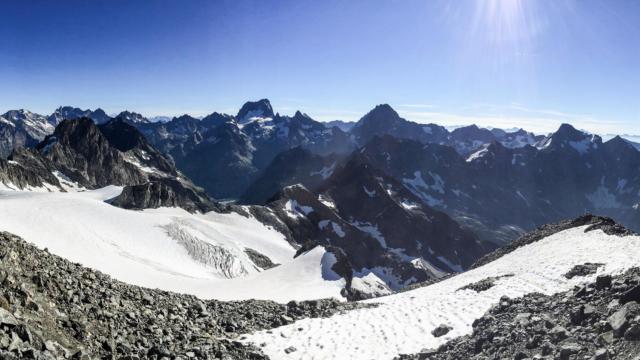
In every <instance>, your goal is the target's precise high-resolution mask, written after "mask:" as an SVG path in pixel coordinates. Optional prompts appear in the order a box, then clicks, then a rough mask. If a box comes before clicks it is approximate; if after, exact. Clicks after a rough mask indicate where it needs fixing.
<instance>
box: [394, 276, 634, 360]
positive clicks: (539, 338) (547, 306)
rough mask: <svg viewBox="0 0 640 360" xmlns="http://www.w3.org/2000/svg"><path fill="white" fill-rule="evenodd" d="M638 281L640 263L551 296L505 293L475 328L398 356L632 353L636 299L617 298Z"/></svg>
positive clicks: (435, 359)
mask: <svg viewBox="0 0 640 360" xmlns="http://www.w3.org/2000/svg"><path fill="white" fill-rule="evenodd" d="M634 286H640V269H638V268H635V269H631V270H630V271H628V272H627V273H625V274H623V275H619V276H616V277H614V279H613V281H612V284H611V286H606V287H598V286H596V285H595V284H589V285H587V286H586V287H583V288H581V289H576V291H569V292H567V293H561V294H557V295H553V296H546V295H542V294H530V295H526V296H524V297H523V298H519V299H510V298H508V297H503V298H502V299H500V303H499V304H497V305H496V306H494V307H493V308H492V309H491V310H489V311H488V312H487V313H486V314H485V315H484V316H483V317H481V318H480V319H477V320H476V321H474V323H473V333H472V334H471V335H468V336H462V337H460V338H456V339H453V340H451V341H449V342H448V343H446V344H444V345H442V346H440V347H439V348H438V349H432V350H426V349H425V350H424V351H422V352H421V353H419V354H413V355H401V356H399V357H398V359H433V360H439V359H451V360H453V359H497V358H499V359H507V358H508V359H532V358H533V359H536V358H549V359H635V358H636V357H637V355H638V354H639V353H640V341H639V340H640V335H639V334H640V316H639V315H640V305H639V304H638V303H637V302H635V301H633V302H628V303H625V304H622V303H621V302H619V301H618V299H619V298H620V297H621V296H622V295H623V294H624V293H625V292H626V291H628V290H629V289H631V288H633V287H634Z"/></svg>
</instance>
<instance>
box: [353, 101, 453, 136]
mask: <svg viewBox="0 0 640 360" xmlns="http://www.w3.org/2000/svg"><path fill="white" fill-rule="evenodd" d="M350 133H351V134H352V135H353V136H354V137H355V139H356V141H357V143H358V145H360V146H362V145H365V144H366V143H368V142H369V141H371V140H372V139H373V138H374V137H376V136H384V135H390V136H393V137H395V138H398V139H411V140H416V141H419V142H422V143H443V142H446V141H447V138H448V135H449V132H448V131H447V130H446V129H445V128H444V127H442V126H438V125H434V124H428V125H422V124H418V123H414V122H411V121H407V120H405V119H403V118H401V117H400V115H398V113H397V112H396V111H395V110H394V109H393V108H391V106H389V105H387V104H382V105H378V106H376V107H375V108H374V109H373V110H371V111H370V112H369V113H367V114H366V115H365V116H363V117H362V119H360V120H359V121H358V122H357V123H356V124H355V125H354V126H353V127H352V128H351V131H350Z"/></svg>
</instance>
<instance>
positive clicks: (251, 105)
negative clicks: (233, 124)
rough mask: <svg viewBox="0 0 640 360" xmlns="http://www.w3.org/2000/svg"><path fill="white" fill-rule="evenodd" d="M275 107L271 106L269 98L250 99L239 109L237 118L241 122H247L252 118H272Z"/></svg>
mask: <svg viewBox="0 0 640 360" xmlns="http://www.w3.org/2000/svg"><path fill="white" fill-rule="evenodd" d="M273 116H274V114H273V108H271V103H270V102H269V100H267V99H261V100H258V101H249V102H246V103H245V104H244V105H242V107H241V108H240V111H238V115H236V119H238V122H239V123H241V124H245V123H247V122H249V121H250V120H251V118H256V117H258V118H272V117H273Z"/></svg>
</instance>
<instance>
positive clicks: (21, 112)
mask: <svg viewBox="0 0 640 360" xmlns="http://www.w3.org/2000/svg"><path fill="white" fill-rule="evenodd" d="M2 117H3V118H5V119H7V120H13V121H19V120H25V119H29V118H44V116H42V115H40V114H36V113H34V112H31V111H29V110H25V109H18V110H9V111H7V112H6V113H4V114H2Z"/></svg>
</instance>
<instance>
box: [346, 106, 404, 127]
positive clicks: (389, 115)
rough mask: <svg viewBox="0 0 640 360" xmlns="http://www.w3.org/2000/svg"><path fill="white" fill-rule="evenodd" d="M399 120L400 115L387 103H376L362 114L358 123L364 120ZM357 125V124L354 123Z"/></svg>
mask: <svg viewBox="0 0 640 360" xmlns="http://www.w3.org/2000/svg"><path fill="white" fill-rule="evenodd" d="M396 120H400V115H398V113H397V112H396V111H395V110H394V109H393V108H392V107H391V106H390V105H389V104H379V105H376V107H374V108H373V109H372V110H371V111H369V112H368V113H367V114H366V115H365V116H363V117H362V118H361V119H360V121H358V123H360V124H361V123H364V122H366V121H396ZM356 126H358V124H356Z"/></svg>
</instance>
